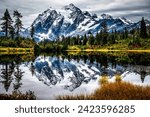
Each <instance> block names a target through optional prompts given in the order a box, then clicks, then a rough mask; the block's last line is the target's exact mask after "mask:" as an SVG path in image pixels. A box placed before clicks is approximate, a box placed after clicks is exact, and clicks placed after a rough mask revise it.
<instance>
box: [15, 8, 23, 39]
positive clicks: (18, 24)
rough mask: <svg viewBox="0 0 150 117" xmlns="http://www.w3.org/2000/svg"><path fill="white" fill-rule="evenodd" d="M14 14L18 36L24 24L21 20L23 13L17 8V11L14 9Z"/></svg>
mask: <svg viewBox="0 0 150 117" xmlns="http://www.w3.org/2000/svg"><path fill="white" fill-rule="evenodd" d="M13 16H14V17H15V25H14V27H15V29H16V36H17V37H19V32H20V30H21V28H22V26H23V24H22V21H21V18H22V15H21V13H19V12H18V11H17V10H16V11H14V13H13Z"/></svg>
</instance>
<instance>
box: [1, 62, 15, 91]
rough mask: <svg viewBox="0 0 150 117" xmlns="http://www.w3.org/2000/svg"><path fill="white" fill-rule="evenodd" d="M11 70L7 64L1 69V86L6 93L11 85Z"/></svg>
mask: <svg viewBox="0 0 150 117" xmlns="http://www.w3.org/2000/svg"><path fill="white" fill-rule="evenodd" d="M12 73H13V72H12V70H11V69H10V68H9V65H8V63H6V64H5V65H4V68H3V69H1V75H0V76H1V78H2V79H3V80H2V84H3V85H4V88H5V90H6V92H7V91H8V90H9V87H10V85H11V82H12V80H13V78H12Z"/></svg>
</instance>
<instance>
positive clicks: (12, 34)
mask: <svg viewBox="0 0 150 117" xmlns="http://www.w3.org/2000/svg"><path fill="white" fill-rule="evenodd" d="M9 33H10V37H11V38H12V39H13V38H14V36H15V29H14V27H13V26H12V27H11V28H10V32H9Z"/></svg>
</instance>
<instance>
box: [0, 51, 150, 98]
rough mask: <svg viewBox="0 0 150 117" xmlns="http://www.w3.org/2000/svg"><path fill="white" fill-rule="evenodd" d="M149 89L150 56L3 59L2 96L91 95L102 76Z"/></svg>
mask: <svg viewBox="0 0 150 117" xmlns="http://www.w3.org/2000/svg"><path fill="white" fill-rule="evenodd" d="M116 74H119V75H121V78H122V80H123V81H127V82H131V83H133V84H138V85H150V53H126V52H115V53H114V52H109V53H100V52H99V53H96V52H90V53H84V52H83V53H74V52H72V53H71V52H70V53H55V54H53V53H50V54H43V55H38V56H33V55H0V93H11V92H12V91H15V90H19V91H22V92H26V91H29V90H30V91H34V94H35V95H36V97H37V99H41V100H43V99H56V97H57V96H61V95H80V94H91V93H92V92H93V91H94V90H95V89H97V88H98V87H99V85H100V84H99V79H100V78H101V76H102V75H108V77H109V81H110V82H113V81H114V80H115V75H116Z"/></svg>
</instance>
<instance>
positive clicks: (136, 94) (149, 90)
mask: <svg viewBox="0 0 150 117" xmlns="http://www.w3.org/2000/svg"><path fill="white" fill-rule="evenodd" d="M57 99H59V100H149V99H150V86H139V85H133V84H131V83H128V82H113V83H106V84H104V85H102V86H100V87H99V88H98V89H97V90H95V91H94V93H93V94H91V95H77V96H69V95H66V96H59V97H57Z"/></svg>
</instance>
